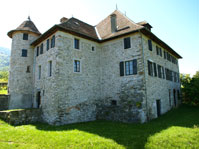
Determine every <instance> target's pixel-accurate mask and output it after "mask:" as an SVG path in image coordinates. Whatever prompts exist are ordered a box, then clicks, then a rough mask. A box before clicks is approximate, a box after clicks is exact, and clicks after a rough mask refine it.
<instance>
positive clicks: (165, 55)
mask: <svg viewBox="0 0 199 149" xmlns="http://www.w3.org/2000/svg"><path fill="white" fill-rule="evenodd" d="M164 59H167V53H166V51H164Z"/></svg>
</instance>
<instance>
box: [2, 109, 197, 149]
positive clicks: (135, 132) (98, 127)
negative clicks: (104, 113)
mask: <svg viewBox="0 0 199 149" xmlns="http://www.w3.org/2000/svg"><path fill="white" fill-rule="evenodd" d="M0 148H1V149H9V148H11V149H13V148H20V149H21V148H28V149H31V148H50V149H51V148H52V149H54V148H60V149H62V148H77V149H79V148H95V149H96V148H99V149H101V148H102V149H104V148H107V149H109V148H135V149H140V148H151V149H155V148H157V149H161V148H199V108H196V107H195V108H194V107H188V106H181V107H180V108H178V109H175V110H172V111H170V112H168V113H167V114H165V115H163V116H161V117H160V118H158V119H155V120H153V121H151V122H149V123H145V124H125V123H119V122H110V121H94V122H86V123H79V124H70V125H64V126H50V125H47V124H32V125H22V126H15V127H14V126H11V125H8V124H7V123H5V122H4V121H0Z"/></svg>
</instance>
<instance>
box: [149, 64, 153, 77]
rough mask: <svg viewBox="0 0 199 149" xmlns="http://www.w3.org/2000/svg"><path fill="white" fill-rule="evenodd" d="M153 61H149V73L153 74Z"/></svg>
mask: <svg viewBox="0 0 199 149" xmlns="http://www.w3.org/2000/svg"><path fill="white" fill-rule="evenodd" d="M152 65H153V64H152V62H150V61H148V74H149V75H150V76H153V66H152Z"/></svg>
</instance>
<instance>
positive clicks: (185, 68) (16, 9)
mask: <svg viewBox="0 0 199 149" xmlns="http://www.w3.org/2000/svg"><path fill="white" fill-rule="evenodd" d="M116 4H117V8H118V10H120V11H121V12H123V13H126V16H127V17H128V18H130V19H131V20H133V21H134V22H140V21H144V20H145V21H147V22H149V23H150V24H151V25H152V26H153V28H152V32H153V33H154V34H155V35H156V36H157V37H159V38H160V39H161V40H163V41H164V42H165V43H167V44H168V45H169V46H170V47H171V48H172V49H174V50H175V51H176V52H177V53H178V54H180V55H181V56H182V57H183V59H181V60H179V66H180V72H181V73H186V74H191V75H193V74H195V72H196V71H199V0H70V1H69V0H4V1H1V5H0V19H1V24H0V47H5V48H9V49H11V42H12V40H11V39H10V38H9V37H8V36H7V32H8V31H10V30H12V29H15V28H17V27H18V26H19V25H20V24H21V23H22V22H23V21H25V20H27V18H28V16H29V15H30V18H31V20H32V21H33V22H34V23H35V25H36V26H37V28H38V29H39V31H40V32H41V33H44V32H45V31H47V30H48V29H49V28H51V27H52V26H53V25H55V24H59V21H60V19H61V18H62V17H67V18H70V17H72V16H73V17H75V18H77V19H80V20H82V21H84V22H86V23H88V24H91V25H96V24H98V23H99V22H100V21H101V20H103V19H104V18H105V17H107V16H108V15H109V14H111V13H112V12H113V11H114V10H115V9H116Z"/></svg>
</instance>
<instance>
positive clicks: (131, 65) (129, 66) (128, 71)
mask: <svg viewBox="0 0 199 149" xmlns="http://www.w3.org/2000/svg"><path fill="white" fill-rule="evenodd" d="M124 64H125V75H126V76H128V75H136V74H137V59H134V60H130V61H125V62H120V76H124Z"/></svg>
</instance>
